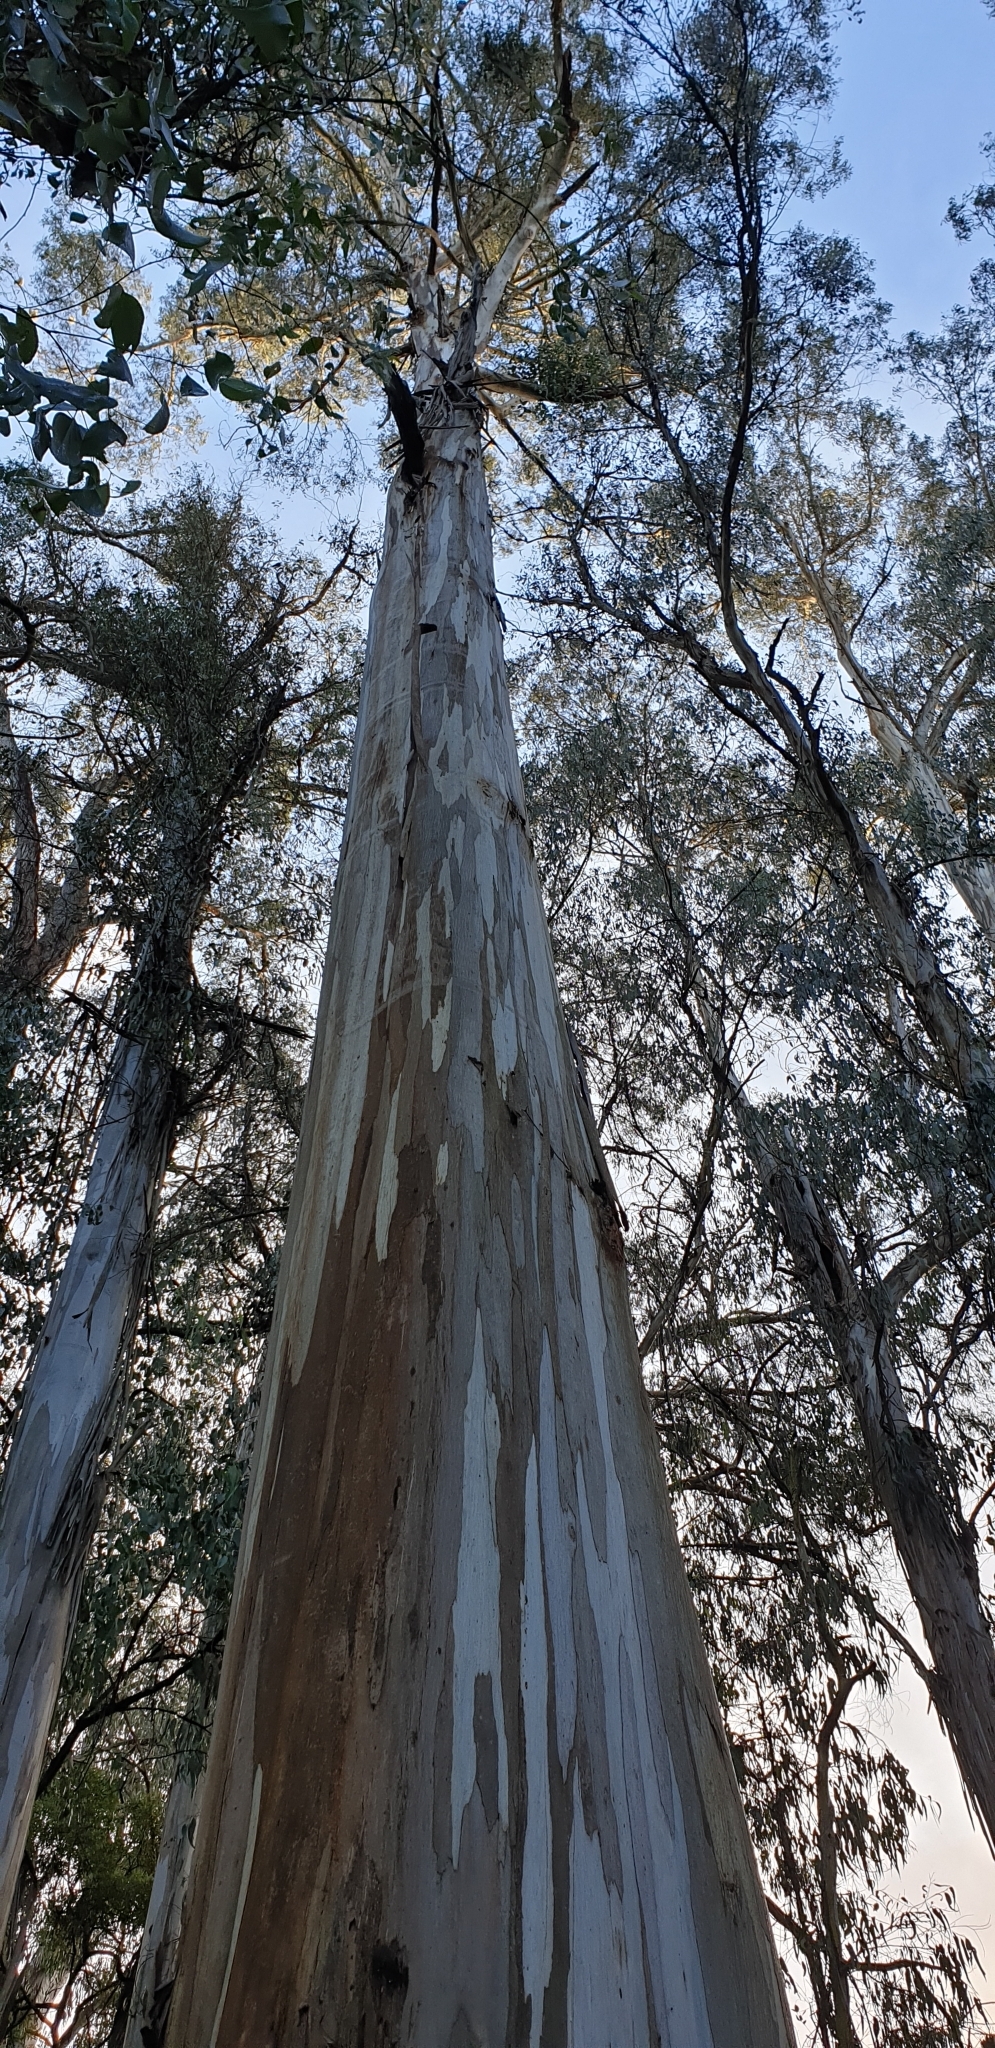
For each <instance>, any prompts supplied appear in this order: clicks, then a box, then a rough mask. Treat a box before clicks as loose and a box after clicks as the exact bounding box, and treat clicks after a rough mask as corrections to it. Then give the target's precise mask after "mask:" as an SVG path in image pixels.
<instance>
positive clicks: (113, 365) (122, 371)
mask: <svg viewBox="0 0 995 2048" xmlns="http://www.w3.org/2000/svg"><path fill="white" fill-rule="evenodd" d="M97 375H98V376H101V375H102V376H104V377H113V378H114V379H115V381H116V382H117V383H118V384H133V383H134V381H135V380H134V377H133V376H132V374H131V370H130V369H129V367H128V363H127V361H126V359H125V357H124V356H123V355H121V354H120V353H119V351H118V350H117V349H116V348H111V349H108V351H107V354H106V355H105V357H104V360H103V362H102V363H98V364H97Z"/></svg>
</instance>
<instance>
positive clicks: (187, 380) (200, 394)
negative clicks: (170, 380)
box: [180, 376, 207, 398]
mask: <svg viewBox="0 0 995 2048" xmlns="http://www.w3.org/2000/svg"><path fill="white" fill-rule="evenodd" d="M180 397H181V398H206V397H207V392H206V391H205V389H204V386H203V384H198V382H197V379H196V377H186V376H184V377H181V378H180Z"/></svg>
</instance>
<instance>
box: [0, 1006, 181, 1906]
mask: <svg viewBox="0 0 995 2048" xmlns="http://www.w3.org/2000/svg"><path fill="white" fill-rule="evenodd" d="M172 1093H173V1091H172V1080H171V1076H170V1074H169V1072H168V1070H167V1069H166V1068H165V1067H164V1066H163V1064H162V1063H161V1061H160V1060H158V1059H157V1058H155V1057H153V1055H152V1054H151V1053H150V1052H149V1051H148V1049H147V1048H145V1047H143V1046H142V1045H139V1044H137V1043H134V1042H128V1041H122V1044H121V1046H120V1048H119V1051H118V1053H117V1055H116V1058H115V1062H114V1067H113V1071H112V1075H111V1080H110V1084H109V1087H108V1092H107V1098H106V1102H105V1104H104V1109H103V1112H102V1115H101V1120H100V1127H99V1130H98V1134H97V1142H96V1148H95V1152H94V1158H93V1164H92V1166H91V1168H90V1172H89V1175H88V1178H87V1185H86V1194H85V1197H84V1201H83V1207H82V1212H81V1215H80V1219H79V1222H78V1223H77V1226H76V1230H75V1232H74V1235H73V1241H72V1244H71V1246H70V1250H69V1255H68V1258H67V1260H66V1264H65V1267H64V1269H63V1272H62V1275H61V1277H60V1280H59V1283H58V1286H57V1288H56V1291H55V1295H54V1298H53V1301H52V1305H51V1308H50V1309H49V1312H48V1315H47V1317H46V1320H45V1327H44V1330H43V1333H42V1337H41V1341H40V1344H39V1346H38V1350H37V1353H36V1355H35V1358H34V1361H33V1363H32V1367H31V1371H30V1375H29V1378H28V1384H27V1389H26V1392H25V1397H24V1406H23V1408H22V1411H21V1415H20V1418H19V1421H18V1425H17V1429H16V1431H15V1434H14V1440H13V1443H12V1445H11V1451H10V1457H9V1459H8V1462H7V1469H6V1472H5V1474H4V1480H3V1490H2V1495H0V1930H2V1929H3V1928H5V1927H6V1924H7V1919H8V1916H9V1914H10V1909H11V1904H12V1901H13V1898H14V1893H15V1889H16V1886H17V1879H18V1873H19V1871H20V1868H21V1858H22V1856H23V1854H24V1848H25V1843H26V1841H27V1836H28V1828H29V1826H30V1822H31V1811H32V1807H33V1805H34V1798H35V1792H36V1790H37V1786H38V1779H39V1775H40V1772H41V1765H42V1759H43V1756H44V1751H45V1743H46V1741H47V1739H48V1731H49V1725H50V1722H51V1718H52V1710H53V1707H54V1704H55V1695H56V1692H57V1689H58V1684H59V1679H60V1677H61V1674H62V1664H63V1658H64V1656H65V1650H66V1644H67V1641H68V1638H69V1633H70V1630H71V1627H72V1622H73V1618H74V1615H75V1611H76V1605H77V1601H78V1598H79V1591H80V1583H81V1578H82V1572H83V1565H84V1563H85V1559H86V1553H87V1548H88V1546H89V1542H90V1537H91V1535H92V1532H93V1529H94V1526H95V1523H96V1519H97V1516H98V1514H99V1512H100V1502H101V1498H102V1482H101V1473H100V1462H99V1461H100V1454H101V1451H102V1449H103V1448H104V1446H105V1444H106V1442H107V1440H108V1436H109V1434H110V1432H111V1429H112V1426H113V1419H114V1412H115V1408H116V1405H117V1398H118V1392H119V1387H120V1377H121V1369H122V1360H123V1359H124V1357H125V1356H126V1353H127V1347H128V1343H129V1340H130V1337H131V1334H132V1331H133V1328H134V1323H135V1318H136V1316H137V1313H138V1309H139V1305H140V1302H141V1295H142V1288H143V1285H144V1280H145V1272H146V1260H147V1249H148V1243H149V1233H150V1227H151V1222H152V1217H153V1213H154V1210H155V1206H156V1203H157V1200H158V1195H159V1190H160V1186H161V1183H162V1176H163V1171H164V1167H165V1159H166V1152H167V1147H168V1141H169V1133H170V1129H171V1124H172V1111H173V1102H172Z"/></svg>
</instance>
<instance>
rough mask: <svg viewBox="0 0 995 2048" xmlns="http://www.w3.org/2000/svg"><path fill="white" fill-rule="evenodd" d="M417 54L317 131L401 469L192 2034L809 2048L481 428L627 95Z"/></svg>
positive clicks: (357, 323) (523, 60) (493, 61)
mask: <svg viewBox="0 0 995 2048" xmlns="http://www.w3.org/2000/svg"><path fill="white" fill-rule="evenodd" d="M392 33H393V34H394V37H395V40H394V43H393V47H392V52H391V65H392V68H391V92H390V95H389V96H388V95H387V94H386V92H385V91H383V90H381V93H380V96H379V99H377V98H375V97H374V96H373V95H372V94H371V95H370V96H369V97H368V99H367V102H366V103H365V104H364V106H363V107H362V108H361V109H360V110H359V112H358V113H357V115H356V117H355V119H351V120H346V119H345V118H342V119H339V120H337V121H328V122H323V123H322V124H321V127H320V129H316V134H315V139H314V150H315V153H316V155H318V157H319V160H320V162H321V163H322V164H323V165H324V166H325V167H326V168H325V176H326V178H327V181H328V183H329V185H330V187H332V188H333V191H334V194H335V196H336V200H337V203H338V208H339V212H340V214H341V212H342V210H343V207H344V203H345V198H348V201H349V208H350V211H351V215H352V222H353V225H352V229H351V234H352V247H353V253H354V255H355V256H356V261H357V263H358V264H359V266H360V269H361V270H362V275H361V276H360V277H359V279H358V282H357V286H356V289H355V290H354V293H353V296H352V302H351V308H350V310H349V329H348V331H347V330H346V326H345V321H344V319H343V317H342V313H341V308H340V306H337V305H336V303H335V302H334V301H333V302H332V305H331V307H330V310H329V326H330V327H331V328H332V329H333V330H335V329H336V327H337V331H338V332H339V333H340V334H341V335H342V338H343V343H344V344H345V345H347V346H348V347H349V349H350V350H351V351H352V352H353V355H354V357H357V358H358V359H359V361H360V362H362V361H364V360H365V362H366V363H367V364H368V365H370V366H371V367H373V368H374V369H379V371H380V373H381V375H382V377H383V381H384V383H385V386H386V390H387V395H388V399H389V402H390V406H391V410H392V413H393V417H394V421H395V423H396V426H397V431H398V439H399V442H400V456H401V461H400V470H399V473H398V474H397V475H396V476H395V478H394V481H393V483H392V485H391V490H390V494H389V499H388V506H387V520H386V533H385V540H384V550H383V556H382V561H381V567H380V574H379V579H378V582H377V587H376V592H375V595H374V599H373V605H372V610H371V619H370V635H369V644H368V650H367V659H366V668H365V675H364V685H363V695H362V699H361V706H360V716H359V728H358V735H357V743H356V752H355V758H354V762H353V769H352V780H351V787H350V799H349V807H348V811H347V816H346V822H345V827H344V833H343V844H342V853H341V860H340V865H339V870H338V879H337V883H336V895H335V902H334V907H333V914H332V934H331V940H330V946H329V955H328V964H327V969H326V977H325V983H324V987H323V992H322V998H321V1005H320V1010H319V1018H318V1028H317V1041H316V1047H315V1055H314V1064H313V1070H312V1077H311V1083H310V1091H309V1097H308V1103H307V1108H306V1112H305V1119H304V1127H303V1134H302V1145H301V1155H300V1160H299V1165H298V1171H297V1179H296V1183H295V1192H294V1197H293V1203H292V1208H291V1215H290V1221H289V1226H288V1235H287V1243H286V1247H285V1252H284V1258H283V1264H282V1269H281V1279H280V1287H279V1294H278V1300H277V1307H276V1314H275V1320H274V1329H273V1334H272V1337H271V1341H270V1350H269V1358H268V1365H267V1369H266V1377H265V1383H264V1387H263V1393H262V1400H261V1408H260V1417H259V1425H258V1430H257V1437H256V1445H255V1450H254V1457H253V1471H252V1475H251V1478H250V1484H249V1497H248V1505H247V1512H246V1520H245V1524H244V1528H243V1534H242V1546H241V1553H240V1563H239V1569H238V1574H237V1580H236V1591H235V1598H234V1602H233V1609H232V1617H231V1622H230V1626H229V1633H228V1640H227V1645H226V1650H225V1660H224V1667H223V1672H222V1679H221V1688H220V1695H219V1702H218V1710H217V1715H216V1720H215V1727H214V1734H213V1738H212V1748H211V1756H210V1760H209V1765H208V1777H207V1785H206V1788H205V1794H204V1802H203V1807H202V1812H201V1819H200V1824H199V1827H198V1833H197V1840H196V1843H195V1849H194V1860H193V1868H192V1873H191V1881H190V1896H189V1905H188V1911H187V1916H186V1922H185V1927H184V1933H183V1935H182V1937H181V1943H180V1953H179V1961H178V1970H177V1979H176V1984H175V1987H174V1990H173V1994H172V2000H171V2004H170V2009H169V2015H168V2019H167V2022H166V2027H165V2038H166V2040H167V2041H171V2042H174V2043H180V2042H183V2043H184V2044H193V2043H195V2042H202V2043H204V2044H205V2048H206V2044H208V2043H212V2044H215V2048H220V2044H222V2043H227V2042H234V2041H241V2040H245V2039H246V2038H249V2037H250V2036H251V2037H253V2038H255V2037H256V2036H259V2037H262V2036H264V2035H272V2036H274V2037H276V2038H281V2039H283V2038H289V2037H290V2036H291V2035H292V2034H295V2035H296V2036H297V2037H298V2038H300V2039H301V2040H307V2041H312V2042H317V2041H318V2040H323V2039H327V2038H329V2036H334V2037H336V2038H344V2037H346V2036H348V2037H350V2038H352V2037H353V2036H355V2037H356V2038H359V2037H364V2038H371V2037H372V2036H373V2035H374V2034H376V2035H378V2036H380V2037H382V2038H396V2037H398V2035H399V2034H400V2032H401V2031H402V2030H403V2031H404V2032H405V2034H406V2036H407V2037H408V2038H409V2039H412V2040H420V2041H424V2042H426V2043H428V2042H432V2043H433V2044H434V2043H435V2042H436V2041H438V2040H446V2041H469V2040H471V2039H481V2038H486V2039H488V2040H492V2041H495V2042H497V2041H506V2042H511V2041H516V2042H517V2041H520V2040H524V2039H526V2038H528V2039H530V2040H532V2041H538V2040H539V2039H540V2038H542V2037H545V2038H546V2039H558V2040H568V2039H569V2040H573V2039H579V2038H581V2037H586V2036H588V2035H590V2034H596V2035H597V2036H598V2038H599V2039H600V2038H604V2039H605V2040H608V2039H619V2040H622V2039H625V2040H631V2041H633V2042H637V2041H638V2042H642V2041H643V2040H647V2039H649V2038H651V2037H653V2036H654V2035H657V2034H658V2035H659V2036H660V2037H661V2038H663V2037H664V2036H667V2037H669V2038H671V2039H675V2040H676V2039H678V2038H679V2039H680V2040H681V2041H682V2042H686V2043H688V2044H689V2048H690V2044H692V2043H699V2042H700V2043H703V2044H704V2043H709V2044H711V2043H716V2044H717V2043H719V2042H729V2043H730V2044H731V2043H732V2042H733V2041H735V2042H736V2043H737V2044H740V2043H744V2042H753V2041H756V2042H758V2043H759V2042H761V2041H762V2042H764V2043H774V2042H781V2041H787V2040H788V2038H789V2036H790V2023H789V2021H788V2018H787V2015H786V2012H785V2008H784V2003H783V1995H782V1988H781V1983H780V1979H779V1974H778V1968H777V1964H776V1962H775V1960H774V1956H773V1950H772V1947H771V1944H770V1936H769V1929H768V1926H767V1922H766V1916H765V1912H764V1908H763V1903H762V1899H761V1896H760V1893H759V1889H758V1885H757V1879H756V1873H755V1869H754V1866H753V1862H752V1858H751V1853H750V1850H749V1846H748V1841H747V1837H746V1833H745V1828H744V1824H743V1819H742V1812H741V1808H740V1804H739V1799H738V1794H737V1791H736V1786H735V1779H734V1776H733V1773H732V1771H731V1767H730V1763H729V1758H728V1753H727V1751H726V1748H725V1744H724V1739H723V1736H722V1733H721V1724H720V1720H719V1716H718V1709H717V1705H716V1702H715V1699H714V1694H713V1692H712V1688H711V1682H710V1679H709V1676H708V1671H707V1666H706V1663H705V1660H704V1656H703V1651H702V1646H701V1642H700V1638H699V1635H698V1631H697V1625H696V1623H695V1620H694V1616H693V1610H692V1608H691V1604H690V1600H689V1596H688V1592H687V1588H686V1584H685V1581H684V1578H683V1574H682V1570H681V1565H680V1560H679V1554H678V1551H677V1547H676V1542H675V1539H674V1534H673V1528H672V1524H671V1521H670V1517H669V1509H668V1507H667V1503H666V1497H665V1493H664V1487H663V1479H662V1473H661V1471H660V1466H659V1458H658V1454H657V1448H656V1443H655V1440H654V1437H653V1432H652V1427H651V1422H650V1418H649V1415H648V1412H647V1409H646V1404H645V1396H644V1394H643V1390H642V1385H641V1379H640V1373H639V1364H638V1358H637V1355H636V1349H635V1340H634V1334H633V1330H632V1325H631V1318H630V1313H629V1308H628V1302H627V1296H626V1290H625V1280H624V1265H623V1253H622V1241H621V1236H620V1218H619V1213H618V1205H617V1202H616V1199H615V1196H614V1193H613V1191H612V1188H611V1186H610V1183H609V1180H608V1177H607V1175H606V1170H605V1166H604V1161H603V1155H602V1153H601V1148H600V1145H599V1144H598V1141H597V1136H596V1132H595V1130H594V1125H593V1118H592V1114H591V1108H590V1103H589V1100H588V1097H587V1093H586V1086H585V1083H584V1080H583V1074H582V1071H581V1068H580V1064H579V1061H578V1059H577V1057H576V1055H575V1051H574V1049H573V1048H572V1046H571V1042H570V1038H569V1035H568V1033H567V1030H566V1027H565V1024H564V1021H563V1017H562V1013H561V1010H560V1007H559V1002H558V997H557V994H556V988H555V981H554V977H553V969H552V961H551V955H550V949H549V941H548V935H547V932H546V929H545V924H544V918H543V911H542V904H541V898H540V895H539V889H538V883H537V880H536V875H535V871H534V866H533V862H532V857H531V851H530V845H529V837H528V826H527V822H526V818H525V813H524V802H523V792H522V785H521V777H520V773H519V768H518V763H517V757H516V752H515V742H514V734H513V729H512V724H511V715H510V708H509V703H508V696H507V690H506V685H505V678H504V672H503V662H502V650H501V614H500V606H499V603H498V598H497V593H496V589H495V582H494V570H493V561H492V551H491V532H490V515H489V509H488V504H487V495H486V487H485V474H484V462H483V447H482V434H481V429H482V412H483V409H482V405H481V400H480V397H479V395H478V393H479V391H480V389H481V388H486V385H487V384H488V382H489V381H493V379H494V377H495V376H503V375H507V374H508V369H507V362H508V351H509V346H510V341H511V340H512V339H513V338H514V337H515V335H516V332H517V333H518V334H519V335H521V334H522V333H523V331H524V332H525V333H528V332H530V331H531V333H532V334H533V335H534V336H537V335H538V333H539V331H540V323H541V315H542V309H543V307H544V306H548V304H549V303H550V302H551V301H552V300H553V297H554V293H555V290H556V285H557V282H558V276H559V273H560V271H561V269H562V265H561V263H560V260H559V250H558V247H557V236H556V224H557V214H558V213H559V214H560V216H561V218H563V217H565V208H566V207H567V206H568V204H569V200H570V195H571V190H572V189H573V190H574V191H576V190H577V181H578V180H579V179H583V178H584V177H585V174H586V173H587V172H588V171H589V169H590V166H591V160H592V159H591V142H590V139H589V133H588V132H585V129H586V126H587V124H589V122H590V120H591V118H592V117H595V118H596V117H598V115H599V108H600V107H604V108H605V118H606V120H607V117H608V116H609V115H611V113H612V106H611V100H610V97H607V96H606V91H605V79H606V74H607V73H608V72H609V71H610V66H609V64H608V57H607V53H606V51H605V47H604V45H603V43H601V42H599V39H598V38H597V37H594V36H591V35H589V34H587V33H585V31H584V29H583V25H582V24H575V25H574V26H573V28H572V31H571V43H570V44H569V45H568V43H567V41H566V28H565V25H564V23H563V21H562V19H561V14H560V10H559V7H558V6H554V8H553V11H552V16H551V19H546V18H545V17H543V16H541V15H540V14H539V13H538V12H533V11H528V10H523V11H522V13H521V14H520V15H519V16H516V18H515V19H514V21H512V22H510V23H503V24H501V25H500V27H498V26H496V25H495V24H494V23H492V22H491V21H490V19H489V18H487V17H485V16H483V15H478V14H477V13H476V12H475V11H473V10H468V9H465V8H457V9H454V10H453V11H452V12H451V13H450V12H449V11H443V12H441V13H440V15H439V16H438V17H437V18H436V20H435V21H434V22H433V23H432V24H431V26H430V25H429V24H427V23H426V22H425V20H424V19H423V18H422V17H419V18H418V19H417V20H414V19H412V20H410V21H409V20H407V19H406V18H404V17H398V19H397V21H396V23H395V24H394V26H393V30H392ZM575 63H576V72H577V76H576V78H575V75H574V67H575ZM357 252H358V253H357ZM364 279H365V283H364ZM402 365H406V366H407V368H408V374H407V376H405V377H402V375H401V366H402ZM215 367H217V366H216V365H215ZM226 374H227V371H226Z"/></svg>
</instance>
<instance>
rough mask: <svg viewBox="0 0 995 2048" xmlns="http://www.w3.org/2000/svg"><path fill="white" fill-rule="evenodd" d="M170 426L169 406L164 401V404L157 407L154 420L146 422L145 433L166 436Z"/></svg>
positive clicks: (153, 415)
mask: <svg viewBox="0 0 995 2048" xmlns="http://www.w3.org/2000/svg"><path fill="white" fill-rule="evenodd" d="M168 425H169V406H168V405H167V403H166V400H165V399H163V401H162V404H161V405H157V406H156V409H155V411H154V413H153V414H152V418H151V419H150V420H146V422H145V428H144V431H145V433H146V434H164V433H165V431H166V428H167V427H168Z"/></svg>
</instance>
